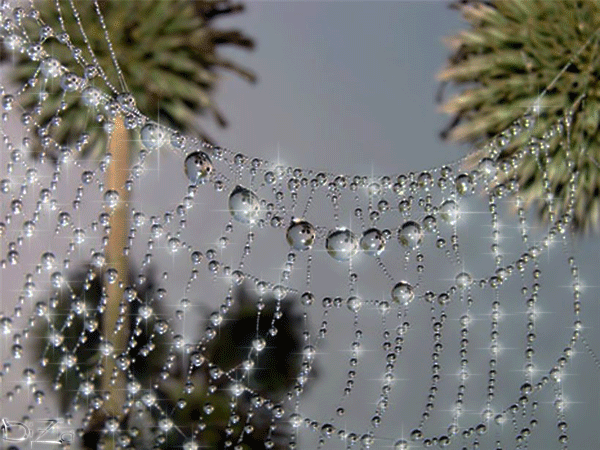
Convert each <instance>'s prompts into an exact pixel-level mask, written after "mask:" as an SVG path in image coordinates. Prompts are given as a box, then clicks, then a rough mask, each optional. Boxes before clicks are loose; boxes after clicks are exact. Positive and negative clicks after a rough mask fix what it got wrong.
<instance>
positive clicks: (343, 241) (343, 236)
mask: <svg viewBox="0 0 600 450" xmlns="http://www.w3.org/2000/svg"><path fill="white" fill-rule="evenodd" d="M325 248H326V249H327V253H329V255H330V256H331V257H332V258H333V259H336V260H338V261H348V260H349V259H351V258H352V257H353V256H354V255H356V253H357V252H358V240H357V239H356V236H355V235H354V233H352V231H350V230H348V229H346V228H341V229H338V230H334V231H332V232H330V233H329V235H328V236H327V239H326V240H325Z"/></svg>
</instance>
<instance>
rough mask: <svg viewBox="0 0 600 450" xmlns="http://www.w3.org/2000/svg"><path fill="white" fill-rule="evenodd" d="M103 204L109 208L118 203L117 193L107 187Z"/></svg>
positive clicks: (114, 206)
mask: <svg viewBox="0 0 600 450" xmlns="http://www.w3.org/2000/svg"><path fill="white" fill-rule="evenodd" d="M104 204H105V205H106V207H107V208H109V209H114V208H116V206H117V205H118V204H119V193H118V192H117V191H115V190H113V189H109V190H108V191H106V192H105V193H104Z"/></svg>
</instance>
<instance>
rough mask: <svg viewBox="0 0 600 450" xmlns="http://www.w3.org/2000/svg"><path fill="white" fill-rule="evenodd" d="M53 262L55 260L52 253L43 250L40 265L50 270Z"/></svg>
mask: <svg viewBox="0 0 600 450" xmlns="http://www.w3.org/2000/svg"><path fill="white" fill-rule="evenodd" d="M55 262H56V256H54V253H52V252H45V253H43V254H42V267H43V268H44V269H45V270H52V268H53V267H54V263H55Z"/></svg>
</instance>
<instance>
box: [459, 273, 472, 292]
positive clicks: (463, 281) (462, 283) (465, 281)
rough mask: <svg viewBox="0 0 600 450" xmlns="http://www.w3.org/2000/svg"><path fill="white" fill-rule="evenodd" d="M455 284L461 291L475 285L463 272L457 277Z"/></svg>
mask: <svg viewBox="0 0 600 450" xmlns="http://www.w3.org/2000/svg"><path fill="white" fill-rule="evenodd" d="M455 282H456V286H457V287H458V288H459V289H466V288H468V287H469V286H471V284H472V283H473V278H472V277H471V275H470V274H468V273H467V272H461V273H459V274H458V275H456V279H455Z"/></svg>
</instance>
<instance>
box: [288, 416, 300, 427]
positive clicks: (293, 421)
mask: <svg viewBox="0 0 600 450" xmlns="http://www.w3.org/2000/svg"><path fill="white" fill-rule="evenodd" d="M290 425H292V427H293V428H300V426H301V425H302V417H301V416H300V414H296V413H293V414H290Z"/></svg>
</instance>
